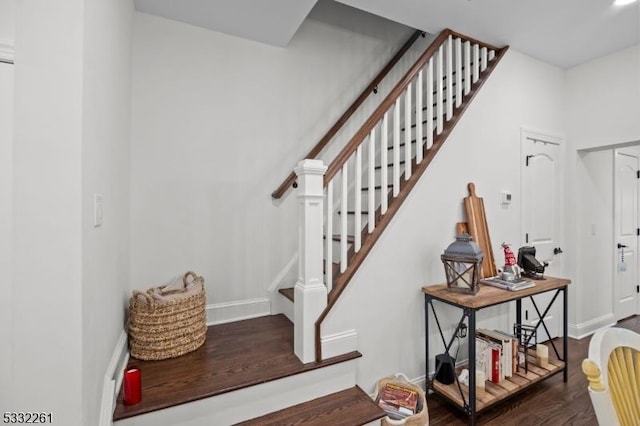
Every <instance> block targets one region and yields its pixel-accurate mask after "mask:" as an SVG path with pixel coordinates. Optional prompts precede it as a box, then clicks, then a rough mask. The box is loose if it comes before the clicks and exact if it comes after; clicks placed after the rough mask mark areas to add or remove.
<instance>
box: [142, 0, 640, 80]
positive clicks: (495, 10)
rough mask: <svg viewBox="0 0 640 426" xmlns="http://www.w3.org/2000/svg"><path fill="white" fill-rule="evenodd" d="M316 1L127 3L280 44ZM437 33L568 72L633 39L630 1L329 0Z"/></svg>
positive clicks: (636, 31) (639, 11)
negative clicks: (616, 3) (618, 3)
mask: <svg viewBox="0 0 640 426" xmlns="http://www.w3.org/2000/svg"><path fill="white" fill-rule="evenodd" d="M316 1H317V0H269V1H268V2H267V1H264V0H261V1H257V0H214V1H212V0H135V5H136V9H137V10H139V11H141V12H146V13H150V14H154V15H159V16H163V17H166V18H169V19H174V20H177V21H182V22H186V23H189V24H192V25H197V26H200V27H204V28H208V29H211V30H215V31H220V32H224V33H228V34H232V35H236V36H239V37H244V38H248V39H251V40H256V41H260V42H263V43H268V44H272V45H276V46H285V45H286V44H287V43H288V42H289V40H290V39H291V37H293V35H294V34H295V31H296V30H297V29H298V27H299V26H300V24H301V23H302V21H304V19H305V17H306V16H307V14H308V13H309V11H310V10H311V8H312V7H313V6H314V4H315V3H316ZM320 1H328V0H320ZM337 1H339V2H341V3H344V4H346V5H349V6H353V7H355V8H358V9H361V10H365V11H367V12H370V13H373V14H376V15H379V16H382V17H385V18H387V19H390V20H393V21H396V22H400V23H402V24H405V25H408V26H410V27H414V28H417V29H421V30H424V31H427V32H429V33H437V32H439V31H441V30H442V29H444V28H451V29H452V30H455V31H458V32H460V33H463V34H465V35H467V36H470V37H474V38H477V39H479V40H482V41H484V42H487V43H491V44H495V45H497V46H503V45H507V44H508V45H510V46H511V47H512V48H514V49H516V50H518V51H520V52H523V53H525V54H527V55H529V56H532V57H534V58H537V59H540V60H542V61H544V62H548V63H551V64H553V65H556V66H559V67H562V68H570V67H573V66H575V65H578V64H581V63H583V62H586V61H588V60H591V59H594V58H597V57H601V56H604V55H606V54H609V53H612V52H615V51H617V50H620V49H623V48H625V47H628V46H632V45H634V44H637V43H638V42H639V40H640V6H639V3H638V2H635V3H632V4H630V5H626V6H614V5H613V0H561V1H559V0H536V1H524V0H393V1H390V0H337Z"/></svg>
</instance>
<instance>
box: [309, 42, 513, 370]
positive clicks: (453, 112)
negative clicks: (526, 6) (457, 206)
mask: <svg viewBox="0 0 640 426" xmlns="http://www.w3.org/2000/svg"><path fill="white" fill-rule="evenodd" d="M506 50H507V48H506V47H505V48H502V49H500V48H497V47H494V46H492V45H489V44H486V43H483V42H480V41H478V40H475V39H472V38H469V37H466V36H464V35H461V34H459V33H456V32H454V31H451V30H449V29H446V30H444V31H442V32H441V33H440V34H439V35H438V37H437V38H436V39H435V40H434V41H433V43H431V45H430V46H429V47H428V48H427V50H426V51H425V52H424V53H423V54H422V55H421V56H420V58H419V59H418V60H417V61H416V63H415V64H414V65H413V66H412V67H411V68H410V69H409V70H408V71H407V72H406V74H405V75H404V77H403V78H402V79H401V80H400V81H399V82H398V84H397V85H396V86H395V87H394V88H393V90H392V91H391V92H390V93H389V95H388V96H387V97H386V98H385V99H384V100H383V101H382V102H381V104H380V105H379V106H378V108H377V109H376V110H375V111H374V112H373V114H372V115H371V116H370V118H369V119H368V120H367V121H366V122H365V123H364V124H363V125H362V127H361V128H360V129H359V130H358V131H357V132H356V134H355V135H354V136H353V138H351V140H350V141H349V142H348V143H347V145H346V146H345V147H344V149H343V150H342V151H341V152H340V153H339V154H338V155H337V156H336V158H335V159H334V160H333V162H332V163H331V164H330V165H329V167H328V169H327V172H326V174H325V175H324V186H325V194H326V195H325V200H326V209H325V218H324V223H325V236H326V237H325V238H324V241H325V248H324V258H325V262H326V264H325V268H324V269H325V280H324V281H325V285H326V286H327V290H328V292H329V293H328V294H329V297H328V303H327V306H326V307H325V309H324V310H323V312H322V314H321V315H320V316H319V318H318V319H317V321H316V323H315V326H316V331H315V339H316V345H315V347H316V360H320V359H322V354H321V342H320V327H321V324H322V321H323V320H324V319H325V317H326V316H327V314H328V312H329V311H330V310H331V308H332V307H333V305H334V304H335V302H336V301H337V299H338V297H339V296H340V294H341V293H342V291H343V290H344V288H345V287H346V283H347V282H348V281H349V280H350V278H351V276H353V274H354V273H355V270H356V269H357V268H358V266H359V264H360V263H361V262H362V261H363V260H364V257H365V256H366V254H367V253H368V251H369V250H370V249H371V247H372V245H373V243H374V242H375V240H377V238H378V236H379V235H380V233H381V232H382V230H383V229H384V227H386V225H387V223H388V222H389V220H390V218H391V217H392V216H393V215H394V214H395V211H397V208H398V207H399V205H400V204H401V203H402V201H404V199H405V198H406V196H407V194H408V192H409V190H410V189H411V188H412V187H413V186H414V185H415V182H416V181H417V178H419V176H420V175H421V174H422V172H423V171H424V170H425V169H426V166H427V165H428V163H429V162H430V161H431V160H432V158H433V156H435V153H436V152H437V151H438V149H439V148H440V146H441V145H442V142H444V140H445V139H446V137H447V136H448V134H449V132H450V131H451V129H452V128H453V126H454V125H455V123H456V122H457V121H458V120H459V118H460V116H461V115H462V113H463V112H464V110H466V107H467V106H468V104H469V102H468V101H470V100H471V99H472V98H473V97H474V96H475V94H476V93H477V91H478V89H479V88H480V86H481V85H482V84H483V83H484V81H485V79H481V78H480V76H481V75H482V74H483V73H485V71H488V72H487V73H486V74H487V75H488V74H489V73H490V72H491V71H493V69H494V67H495V64H497V62H498V61H499V59H501V58H502V56H503V55H504V53H505V52H506ZM463 100H464V101H465V102H463ZM402 128H404V129H402ZM401 130H403V131H404V138H403V140H401ZM412 133H413V135H412ZM434 141H435V143H434ZM389 142H391V144H389ZM412 145H415V149H414V148H412ZM401 147H402V148H403V149H404V155H402V156H401V153H400V151H401ZM390 150H392V154H393V155H392V159H391V163H388V158H387V155H388V152H389V151H390ZM414 153H415V156H414ZM363 157H364V159H365V160H364V161H363ZM377 160H380V166H379V167H378V169H379V170H380V176H379V185H378V187H379V189H380V196H379V197H378V198H379V199H376V190H375V189H376V177H375V173H376V166H375V164H376V162H377ZM388 169H391V173H389V170H388ZM414 170H415V174H416V176H414V178H413V179H412V176H413V173H412V172H414ZM363 176H364V181H365V182H366V183H367V186H366V187H363V186H362V184H363ZM403 176H404V178H402V177H403ZM389 189H390V190H389ZM401 190H402V191H401ZM363 191H364V192H366V199H365V201H366V203H365V205H366V209H367V210H363V208H362V201H363V199H362V192H363ZM349 198H352V201H350V200H349ZM391 204H393V205H394V206H393V210H391V209H390V206H391ZM349 208H353V210H349ZM349 214H352V215H353V216H354V220H353V223H352V224H350V223H349V221H348V219H347V217H348V215H349ZM337 216H339V220H338V222H339V223H336V224H334V217H337ZM364 217H366V227H365V228H364V229H362V226H363V223H362V219H363V218H364ZM334 225H335V226H337V228H338V234H337V235H335V236H334ZM349 231H351V232H353V238H352V239H351V240H350V239H349V238H348V236H349ZM334 239H335V240H336V241H339V249H338V250H339V254H338V253H336V255H337V256H338V255H339V260H340V262H339V263H340V269H339V272H338V273H337V274H336V277H335V279H334V276H333V257H334V256H333V241H334ZM365 246H366V247H365ZM363 248H365V250H363ZM362 251H364V253H362ZM350 262H353V265H352V267H351V268H349V265H350Z"/></svg>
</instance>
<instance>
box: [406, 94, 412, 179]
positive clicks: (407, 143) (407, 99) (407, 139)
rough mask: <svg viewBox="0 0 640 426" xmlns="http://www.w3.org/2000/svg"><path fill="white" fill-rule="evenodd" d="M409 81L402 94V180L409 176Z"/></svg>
mask: <svg viewBox="0 0 640 426" xmlns="http://www.w3.org/2000/svg"><path fill="white" fill-rule="evenodd" d="M411 115H412V113H411V82H409V84H408V85H407V90H406V91H405V95H404V180H409V178H410V177H411Z"/></svg>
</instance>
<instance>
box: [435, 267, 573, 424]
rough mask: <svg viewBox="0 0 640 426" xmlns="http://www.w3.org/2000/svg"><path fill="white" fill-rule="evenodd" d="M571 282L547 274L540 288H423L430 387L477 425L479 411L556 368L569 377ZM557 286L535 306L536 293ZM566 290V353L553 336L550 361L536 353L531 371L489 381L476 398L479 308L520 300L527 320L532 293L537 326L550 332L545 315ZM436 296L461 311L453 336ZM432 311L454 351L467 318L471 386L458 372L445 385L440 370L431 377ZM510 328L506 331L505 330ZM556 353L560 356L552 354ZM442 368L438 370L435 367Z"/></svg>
mask: <svg viewBox="0 0 640 426" xmlns="http://www.w3.org/2000/svg"><path fill="white" fill-rule="evenodd" d="M570 283H571V281H569V280H567V279H564V278H553V277H545V279H544V280H536V281H535V284H536V285H535V287H531V288H527V289H524V290H518V291H508V290H503V289H500V288H497V287H492V286H489V285H484V284H481V285H480V288H479V290H478V293H477V294H475V295H473V294H462V293H454V292H450V291H448V290H447V286H446V284H438V285H431V286H424V287H422V292H423V293H424V301H425V305H424V309H425V333H426V348H425V350H426V375H427V390H429V389H432V390H433V391H434V392H436V393H438V394H440V395H442V396H443V397H445V398H446V399H447V400H449V401H450V402H451V403H453V404H454V405H455V406H457V407H458V408H460V409H462V410H463V411H464V412H465V413H466V414H467V415H468V416H469V423H470V424H471V425H475V421H476V414H477V413H479V412H481V411H482V410H485V409H487V408H489V407H491V406H493V405H494V404H496V403H498V402H500V401H502V400H504V399H505V398H507V397H510V396H512V395H515V394H517V393H519V392H521V391H522V390H524V389H526V388H527V387H528V386H530V385H532V384H534V383H537V382H539V381H541V380H545V379H547V378H548V377H551V376H553V375H555V374H557V373H560V372H562V373H563V379H564V381H565V382H566V381H567V375H568V371H567V362H566V360H567V329H568V315H567V305H568V302H567V286H568V285H569V284H570ZM552 291H555V294H554V295H553V298H552V299H551V301H550V302H549V304H548V305H547V306H546V308H545V309H544V312H541V311H540V310H539V309H538V306H537V305H536V302H535V300H534V299H533V297H532V296H535V295H537V294H541V293H546V292H552ZM560 293H562V307H563V309H562V325H563V327H562V328H563V333H562V354H559V353H558V350H557V348H556V346H555V344H554V342H553V340H551V341H550V342H551V347H552V348H553V352H551V351H549V364H548V366H546V367H540V366H538V365H537V364H536V363H535V361H533V355H531V354H529V355H528V356H529V357H530V359H531V360H532V361H530V362H529V369H528V371H527V372H525V371H520V372H516V373H514V374H513V377H509V378H505V379H504V380H502V381H500V383H498V384H496V383H493V382H490V381H487V382H486V383H485V386H486V392H485V395H484V396H483V397H476V359H475V358H476V313H477V312H478V311H479V310H481V309H484V308H487V307H489V306H495V305H499V304H502V303H507V302H513V301H515V302H516V323H517V324H522V316H521V315H522V314H521V308H522V299H524V298H526V297H529V298H531V301H532V303H533V306H534V308H535V310H536V312H537V314H538V317H539V320H538V322H537V324H536V326H535V327H536V329H538V328H539V327H540V326H542V327H543V328H544V329H545V331H546V332H547V335H549V336H550V335H551V333H549V330H548V329H547V326H546V324H545V323H544V318H545V316H546V315H547V313H548V312H549V309H550V308H551V306H552V305H553V304H554V302H555V301H556V299H557V298H558V295H559V294H560ZM434 301H438V302H441V303H445V304H447V305H450V306H454V307H456V308H458V309H461V310H462V316H461V318H460V320H459V321H458V325H457V327H456V329H455V331H454V333H453V335H452V336H451V337H450V339H449V341H448V342H447V340H446V339H445V336H444V334H443V332H442V327H441V326H440V321H439V320H438V315H437V312H436V308H435V306H434V303H433V302H434ZM430 309H431V311H432V312H433V316H434V319H435V322H436V325H437V328H438V331H439V333H440V337H441V338H442V343H443V344H444V346H445V353H446V354H449V350H450V349H451V346H452V345H453V342H454V340H455V338H456V335H457V333H458V331H459V330H460V328H461V326H462V324H464V323H465V320H466V321H467V325H468V333H467V343H468V345H467V346H468V348H469V365H468V369H469V387H467V386H464V385H462V384H460V383H459V382H458V378H457V374H456V379H455V381H454V382H453V383H452V384H449V385H445V384H442V383H440V382H438V381H436V380H435V374H434V375H433V378H432V379H431V380H429V378H428V376H429V356H430V353H429V310H430ZM505 331H506V330H505ZM554 354H555V357H553V355H554ZM436 373H437V372H436Z"/></svg>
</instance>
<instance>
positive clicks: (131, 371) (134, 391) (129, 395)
mask: <svg viewBox="0 0 640 426" xmlns="http://www.w3.org/2000/svg"><path fill="white" fill-rule="evenodd" d="M123 387H124V405H133V404H137V403H138V402H140V401H141V400H142V378H141V375H140V370H139V369H137V368H135V367H131V368H127V369H126V370H125V372H124V380H123Z"/></svg>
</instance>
